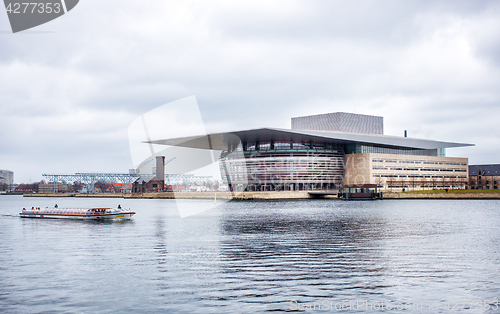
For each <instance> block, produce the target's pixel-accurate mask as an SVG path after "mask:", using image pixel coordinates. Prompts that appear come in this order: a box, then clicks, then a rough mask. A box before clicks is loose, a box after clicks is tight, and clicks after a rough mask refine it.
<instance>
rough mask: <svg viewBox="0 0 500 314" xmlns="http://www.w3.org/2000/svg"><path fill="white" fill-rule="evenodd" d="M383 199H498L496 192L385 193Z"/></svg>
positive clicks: (499, 196) (499, 197)
mask: <svg viewBox="0 0 500 314" xmlns="http://www.w3.org/2000/svg"><path fill="white" fill-rule="evenodd" d="M384 199H434V200H435V199H444V200H449V199H453V200H474V199H500V193H498V192H483V193H478V192H469V193H467V192H448V193H397V192H385V193H384Z"/></svg>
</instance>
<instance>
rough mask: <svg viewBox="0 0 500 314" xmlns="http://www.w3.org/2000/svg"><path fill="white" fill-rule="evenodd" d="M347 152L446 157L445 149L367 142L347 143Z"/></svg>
mask: <svg viewBox="0 0 500 314" xmlns="http://www.w3.org/2000/svg"><path fill="white" fill-rule="evenodd" d="M345 153H346V154H366V153H377V154H393V155H416V156H440V157H445V149H444V148H441V149H411V148H389V147H380V146H374V145H366V144H346V145H345Z"/></svg>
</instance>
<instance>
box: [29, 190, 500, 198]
mask: <svg viewBox="0 0 500 314" xmlns="http://www.w3.org/2000/svg"><path fill="white" fill-rule="evenodd" d="M24 197H102V198H124V199H142V198H145V199H213V200H216V199H236V200H296V199H312V198H315V197H314V196H312V195H310V194H309V193H308V191H262V192H240V193H230V192H158V193H95V194H83V193H47V194H40V193H36V194H24ZM322 198H326V199H332V200H335V199H337V200H338V197H337V195H336V193H333V194H331V195H325V196H323V197H322ZM383 198H384V200H386V199H500V191H497V190H495V191H488V190H474V191H471V190H455V191H449V192H446V191H422V192H406V193H404V192H384V193H383Z"/></svg>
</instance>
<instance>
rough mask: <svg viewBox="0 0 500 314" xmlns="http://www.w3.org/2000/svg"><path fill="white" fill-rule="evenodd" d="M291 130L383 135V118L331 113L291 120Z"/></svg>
mask: <svg viewBox="0 0 500 314" xmlns="http://www.w3.org/2000/svg"><path fill="white" fill-rule="evenodd" d="M292 130H311V131H333V132H349V133H364V134H384V118H383V117H377V116H368V115H363V114H354V113H346V112H333V113H325V114H318V115H313V116H305V117H297V118H292Z"/></svg>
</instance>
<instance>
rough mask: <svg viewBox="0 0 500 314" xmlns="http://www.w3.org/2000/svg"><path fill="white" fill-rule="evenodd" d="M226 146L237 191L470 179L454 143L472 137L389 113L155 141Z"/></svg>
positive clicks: (225, 173) (430, 184)
mask: <svg viewBox="0 0 500 314" xmlns="http://www.w3.org/2000/svg"><path fill="white" fill-rule="evenodd" d="M150 143H154V144H164V145H171V146H178V147H189V148H197V149H202V150H212V151H218V152H219V154H218V159H219V166H220V170H221V174H222V179H223V180H224V182H225V183H226V184H227V185H228V186H229V188H230V189H231V190H233V191H243V190H245V191H283V190H286V191H289V190H336V189H338V188H339V187H340V186H341V185H343V184H377V185H379V187H381V188H382V189H385V190H394V191H397V190H402V189H433V188H455V187H457V188H458V187H463V186H464V185H465V184H466V182H467V177H468V159H467V158H454V157H446V149H447V148H454V147H463V146H472V144H462V143H452V142H443V141H436V140H426V139H416V138H409V137H406V136H405V137H398V136H388V135H384V134H383V118H382V117H377V116H368V115H360V114H352V113H344V112H336V113H328V114H320V115H313V116H305V117H297V118H292V127H291V129H279V128H260V129H251V130H240V131H234V132H224V133H213V134H206V135H200V136H192V137H185V138H175V139H165V140H158V141H150Z"/></svg>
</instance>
